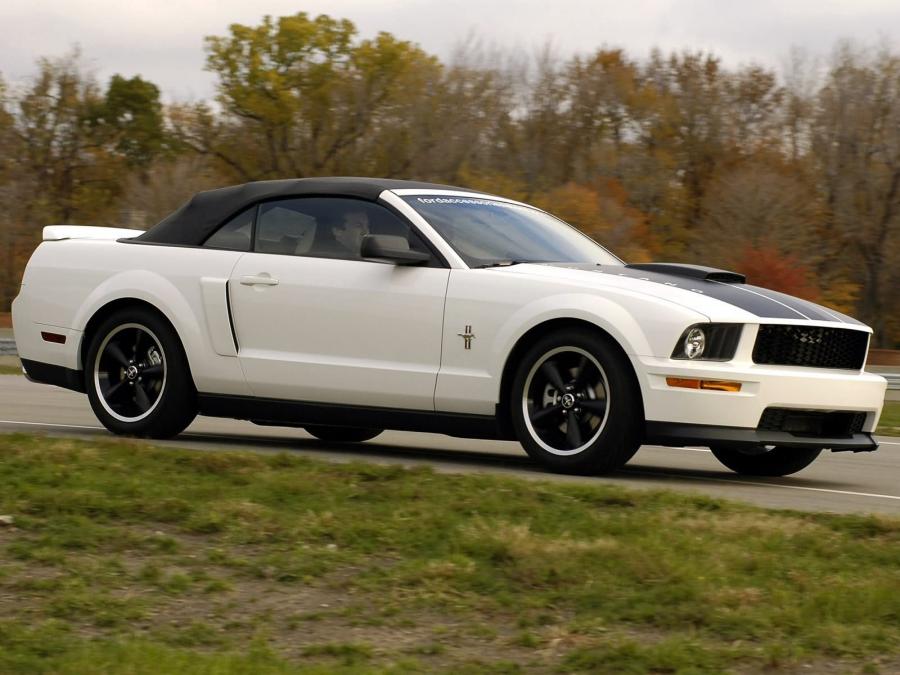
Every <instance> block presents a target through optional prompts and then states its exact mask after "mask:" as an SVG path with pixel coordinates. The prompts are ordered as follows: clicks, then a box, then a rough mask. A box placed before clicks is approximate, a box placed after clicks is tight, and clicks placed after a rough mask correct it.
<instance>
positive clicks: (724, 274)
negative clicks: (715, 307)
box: [625, 263, 747, 284]
mask: <svg viewBox="0 0 900 675" xmlns="http://www.w3.org/2000/svg"><path fill="white" fill-rule="evenodd" d="M625 267H627V268H628V269H632V270H641V271H643V272H658V273H659V274H671V275H672V276H676V277H687V278H688V279H703V280H705V281H721V282H724V283H729V284H743V283H746V282H747V277H745V276H744V275H743V274H738V273H737V272H729V271H728V270H720V269H716V268H715V267H703V266H702V265H683V264H681V263H632V264H631V265H625Z"/></svg>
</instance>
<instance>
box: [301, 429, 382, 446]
mask: <svg viewBox="0 0 900 675" xmlns="http://www.w3.org/2000/svg"><path fill="white" fill-rule="evenodd" d="M304 429H306V432H307V433H309V434H311V435H312V436H315V437H316V438H318V439H319V440H320V441H326V442H328V443H362V442H363V441H369V440H371V439H373V438H375V437H376V436H377V435H378V434H380V433H381V432H382V431H383V429H357V428H355V427H329V426H320V425H310V426H307V427H304Z"/></svg>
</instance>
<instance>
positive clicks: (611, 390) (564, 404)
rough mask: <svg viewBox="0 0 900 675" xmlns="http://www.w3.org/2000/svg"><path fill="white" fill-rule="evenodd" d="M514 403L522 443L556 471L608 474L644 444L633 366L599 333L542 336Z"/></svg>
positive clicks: (516, 385) (517, 382)
mask: <svg viewBox="0 0 900 675" xmlns="http://www.w3.org/2000/svg"><path fill="white" fill-rule="evenodd" d="M510 403H511V406H512V410H511V413H512V422H513V428H514V429H515V432H516V436H517V437H518V439H519V442H520V443H521V444H522V446H523V447H524V448H525V451H526V452H527V453H528V455H529V456H530V457H532V458H533V459H535V460H537V461H538V462H540V463H541V464H543V465H544V466H546V467H547V468H549V469H551V470H553V471H560V472H564V473H577V474H595V473H608V472H611V471H615V470H617V469H619V468H621V467H622V466H624V465H625V463H626V462H627V461H628V460H629V459H631V457H632V456H633V455H634V453H635V452H637V449H638V447H640V439H641V429H642V423H643V408H642V406H641V397H640V392H639V390H638V387H637V383H636V382H635V381H634V376H633V374H632V372H631V369H630V366H629V364H628V363H627V361H626V357H625V355H624V354H623V353H622V352H621V350H620V349H619V348H618V346H617V345H616V344H615V343H614V342H613V341H612V340H611V339H610V338H607V337H605V336H602V335H599V334H597V333H594V332H592V331H588V330H582V329H571V330H566V331H560V332H557V333H552V334H549V335H547V336H545V337H543V338H541V339H540V340H538V341H537V343H535V344H534V345H533V346H532V347H531V349H529V350H528V352H527V353H526V354H525V356H524V358H523V359H522V361H521V362H520V364H519V367H518V369H517V371H516V375H515V378H514V379H513V385H512V395H511V396H510Z"/></svg>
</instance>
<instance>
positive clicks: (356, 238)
mask: <svg viewBox="0 0 900 675" xmlns="http://www.w3.org/2000/svg"><path fill="white" fill-rule="evenodd" d="M333 231H334V238H335V239H337V240H338V241H339V242H340V243H341V244H342V245H343V246H346V247H347V248H348V249H349V250H351V251H354V252H356V253H358V252H359V250H360V247H361V246H362V238H363V237H364V236H366V235H367V234H369V216H368V214H367V213H366V212H365V211H363V210H362V209H355V210H352V211H347V212H345V213H344V215H343V217H342V218H341V219H340V220H339V221H338V222H337V223H336V224H335V225H334V227H333Z"/></svg>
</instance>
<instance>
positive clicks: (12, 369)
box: [0, 363, 22, 375]
mask: <svg viewBox="0 0 900 675" xmlns="http://www.w3.org/2000/svg"><path fill="white" fill-rule="evenodd" d="M21 374H22V368H21V367H20V366H7V365H3V364H2V363H0V375H21Z"/></svg>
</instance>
